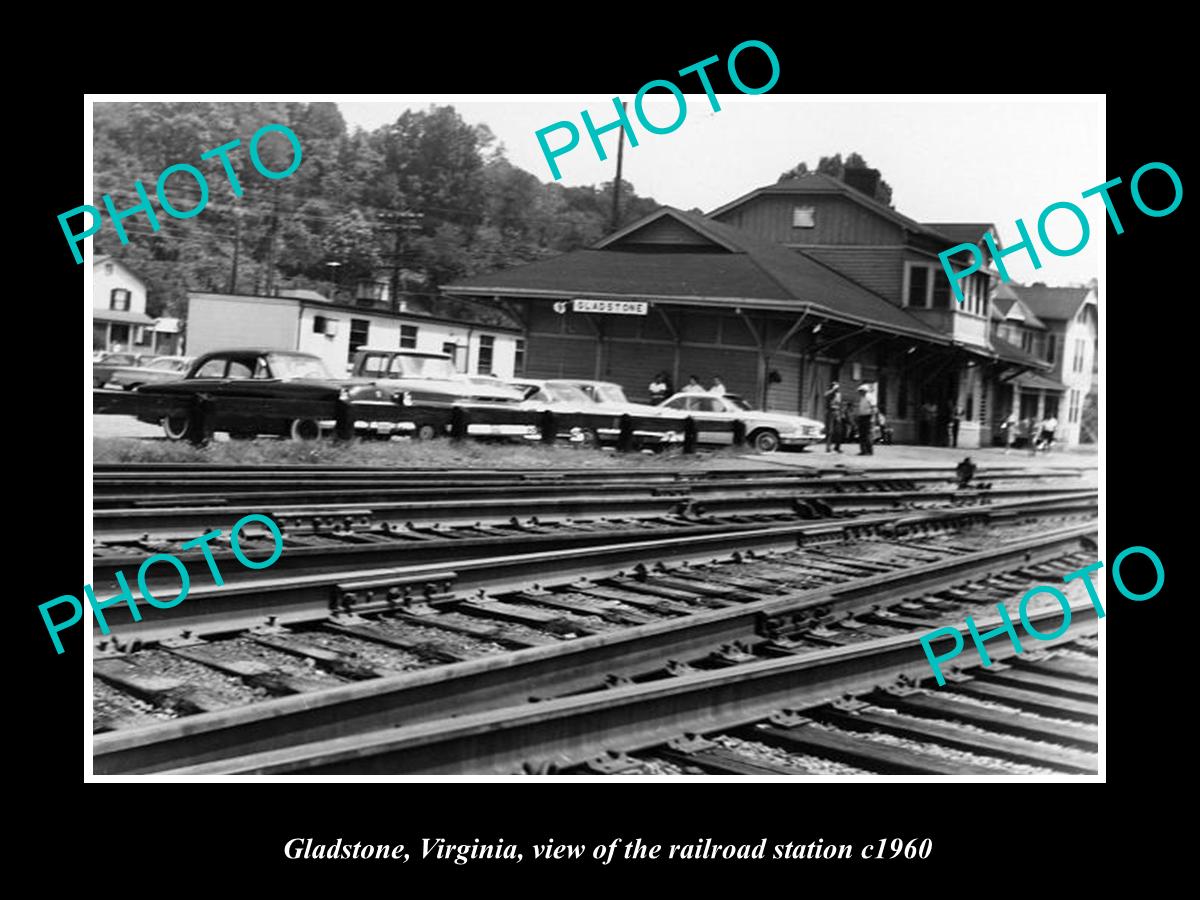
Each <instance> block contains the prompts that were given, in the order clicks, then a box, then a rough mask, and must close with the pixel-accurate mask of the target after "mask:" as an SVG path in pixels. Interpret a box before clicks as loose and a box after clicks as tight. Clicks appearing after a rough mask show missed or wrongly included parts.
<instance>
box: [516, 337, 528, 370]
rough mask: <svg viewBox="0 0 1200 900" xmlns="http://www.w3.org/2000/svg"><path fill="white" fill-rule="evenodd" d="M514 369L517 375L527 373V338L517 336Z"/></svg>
mask: <svg viewBox="0 0 1200 900" xmlns="http://www.w3.org/2000/svg"><path fill="white" fill-rule="evenodd" d="M513 371H514V373H515V374H517V375H524V374H525V339H524V338H517V348H516V350H515V351H514V356H513Z"/></svg>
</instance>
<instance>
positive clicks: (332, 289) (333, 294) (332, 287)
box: [325, 262, 341, 303]
mask: <svg viewBox="0 0 1200 900" xmlns="http://www.w3.org/2000/svg"><path fill="white" fill-rule="evenodd" d="M325 265H327V266H329V299H330V301H331V302H333V303H336V302H337V270H338V266H340V265H341V263H340V262H327V263H325Z"/></svg>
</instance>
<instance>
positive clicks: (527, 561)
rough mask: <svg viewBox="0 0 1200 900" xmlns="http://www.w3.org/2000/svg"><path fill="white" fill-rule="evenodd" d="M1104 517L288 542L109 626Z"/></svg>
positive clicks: (135, 626) (225, 628)
mask: <svg viewBox="0 0 1200 900" xmlns="http://www.w3.org/2000/svg"><path fill="white" fill-rule="evenodd" d="M1095 506H1096V498H1095V495H1094V493H1093V494H1092V495H1090V496H1085V497H1075V496H1070V497H1047V498H1042V499H1039V500H1036V501H1013V502H1010V503H996V504H991V505H989V506H976V507H956V508H952V509H938V510H920V511H903V512H898V513H890V514H887V515H867V516H860V517H856V518H854V519H826V520H816V521H813V520H802V519H797V520H795V521H792V522H786V523H781V524H777V525H767V526H764V525H759V524H752V525H745V526H733V525H729V524H722V525H702V526H697V527H695V528H689V529H688V530H687V531H686V532H685V533H682V534H681V533H680V531H679V530H678V529H672V528H667V529H664V530H663V531H665V533H666V536H664V535H663V533H662V532H660V533H659V534H654V533H653V532H648V531H647V530H646V529H645V528H634V529H630V530H628V531H620V532H612V531H598V532H569V533H567V534H557V533H555V534H551V535H528V536H525V537H523V538H522V539H521V541H522V543H523V544H524V545H526V546H527V547H537V548H538V549H536V550H534V551H533V552H522V553H515V554H514V553H511V552H506V551H508V550H509V549H510V548H511V546H512V543H513V540H514V539H513V537H512V536H511V535H506V536H503V537H498V538H480V539H461V540H454V539H451V540H445V541H429V542H416V543H407V542H405V543H399V542H397V543H396V544H395V545H392V543H390V542H389V543H369V544H355V545H351V546H337V547H298V548H288V547H287V542H286V539H285V541H284V550H283V553H282V555H281V557H280V559H279V561H278V562H276V564H275V565H274V566H272V567H271V568H269V569H265V570H258V571H250V570H246V569H243V568H242V567H241V566H240V565H239V564H237V563H236V562H234V561H233V560H232V555H231V554H230V553H226V552H219V553H213V558H214V559H215V560H216V561H217V564H218V566H219V568H221V570H222V571H224V572H225V573H226V574H228V573H229V572H230V571H231V570H236V579H237V580H236V583H234V581H233V579H232V578H231V579H230V580H229V581H226V582H225V583H224V584H223V585H220V586H218V585H215V584H198V582H199V579H200V576H199V574H198V573H201V572H207V571H208V570H207V564H206V562H205V560H204V556H203V553H202V551H201V550H199V549H195V550H191V551H188V552H187V553H184V554H181V558H182V559H184V560H187V561H190V562H191V563H192V565H191V570H192V571H193V572H194V573H197V574H196V575H195V576H194V577H193V579H192V587H191V590H190V592H189V593H188V595H187V598H186V599H185V600H184V601H182V602H181V603H180V604H179V605H178V606H175V607H173V608H170V609H167V610H159V609H156V608H154V607H152V606H149V605H144V606H143V607H141V609H143V610H144V611H145V612H144V615H143V618H142V619H141V620H140V621H134V620H133V617H132V614H131V613H130V610H129V608H128V606H127V605H125V604H119V605H114V606H111V607H109V608H108V609H106V610H105V616H106V619H107V621H108V624H109V627H110V629H111V630H112V631H113V632H114V634H115V635H117V636H119V639H120V640H122V641H133V640H142V641H146V640H159V639H162V638H164V637H170V636H175V635H178V634H179V633H181V632H183V631H190V632H192V633H195V634H199V635H206V634H216V633H226V632H229V631H232V630H242V629H245V628H251V627H254V626H255V625H260V624H263V623H264V621H266V620H268V619H270V620H273V621H275V622H277V623H278V624H284V625H286V624H293V623H297V622H305V621H312V620H313V619H319V618H321V617H322V616H323V615H326V614H328V613H329V612H332V611H335V610H338V609H341V610H343V611H346V612H357V611H364V610H366V611H377V610H381V609H402V608H403V607H404V605H405V603H406V602H408V601H409V600H410V599H415V600H418V601H420V600H422V599H424V598H426V597H428V596H430V595H440V594H447V593H449V592H450V591H453V592H454V593H455V594H457V595H458V599H462V598H464V597H465V596H466V595H468V594H471V593H474V592H483V591H493V592H504V591H518V590H526V589H529V588H535V587H537V586H538V585H540V584H543V583H546V582H547V581H548V580H558V581H562V580H564V579H570V578H574V579H579V578H589V577H593V576H598V575H602V574H611V573H612V572H614V571H617V570H621V569H627V568H630V567H633V566H637V565H639V564H640V565H652V564H654V563H659V562H678V561H684V560H695V559H699V558H704V557H706V556H711V555H720V554H728V553H731V552H733V551H735V550H752V549H753V550H768V549H788V548H793V547H796V546H798V545H799V544H800V543H802V542H803V541H804V540H805V539H806V538H809V537H813V536H818V535H849V536H853V535H857V534H865V533H869V532H874V531H878V530H880V529H896V530H899V531H903V530H904V529H907V528H911V527H916V526H928V525H939V524H950V523H954V522H963V521H970V520H972V519H975V520H977V521H992V520H997V521H999V520H1004V519H1006V518H1012V517H1018V518H1019V517H1024V516H1029V515H1049V514H1054V513H1064V512H1090V511H1092V510H1094V509H1095ZM145 558H146V556H145V554H144V553H143V554H133V555H130V556H129V557H128V558H127V559H124V558H115V559H114V558H105V559H104V560H103V561H101V562H97V563H96V564H95V566H94V578H93V584H94V586H95V587H94V589H95V590H96V594H97V597H99V598H101V599H104V598H107V597H108V596H115V592H116V591H117V581H116V573H117V572H118V571H125V570H136V569H137V567H138V566H139V565H140V564H141V562H142V561H143V560H144V559H145ZM285 562H286V563H287V566H286V571H285V566H284V563H285ZM394 563H402V564H401V565H392V564H394ZM164 569H166V570H169V572H160V571H156V570H155V569H151V570H149V571H148V573H147V578H146V582H147V586H148V587H149V589H150V591H151V593H153V594H154V595H155V596H159V597H164V598H166V597H174V596H176V595H177V594H178V591H179V580H178V575H177V574H175V570H174V569H173V568H172V567H170V566H158V567H157V570H164ZM126 575H127V576H128V575H129V572H128V571H127V572H126ZM172 579H174V580H172ZM96 633H97V637H99V635H98V631H97V632H96Z"/></svg>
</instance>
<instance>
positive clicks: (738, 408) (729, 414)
mask: <svg viewBox="0 0 1200 900" xmlns="http://www.w3.org/2000/svg"><path fill="white" fill-rule="evenodd" d="M656 408H658V407H656ZM661 408H663V409H671V410H676V411H679V412H683V413H686V414H691V415H695V416H696V419H697V427H698V435H697V437H698V440H699V441H700V443H702V444H729V443H732V441H733V434H732V431H730V430H721V431H716V430H705V426H704V420H705V419H708V420H713V419H716V420H720V421H723V422H734V421H737V420H739V419H740V420H741V421H742V422H744V423H745V424H746V439H747V441H749V442H750V445H751V446H752V447H754V449H755V450H757V451H758V452H760V453H773V452H774V451H776V450H778V449H779V448H780V447H781V446H783V447H801V448H803V447H807V446H808V445H809V444H817V443H820V442H821V441H823V440H825V426H824V425H823V424H822V423H821V422H818V421H817V420H816V419H809V418H806V417H805V416H793V415H789V414H786V413H772V412H761V411H759V410H756V409H755V408H754V407H752V406H751V405H750V404H749V403H747V402H746V401H745V400H743V399H742V398H741V397H739V396H738V395H737V394H724V395H722V396H719V397H718V396H716V395H714V394H701V393H679V394H675V395H673V396H671V397H668V398H667V399H666V400H664V401H663V402H662V406H661Z"/></svg>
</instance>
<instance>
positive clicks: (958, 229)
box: [924, 222, 1001, 247]
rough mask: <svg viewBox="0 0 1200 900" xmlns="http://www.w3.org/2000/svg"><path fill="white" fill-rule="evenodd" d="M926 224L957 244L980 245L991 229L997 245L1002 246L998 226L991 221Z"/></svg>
mask: <svg viewBox="0 0 1200 900" xmlns="http://www.w3.org/2000/svg"><path fill="white" fill-rule="evenodd" d="M924 225H925V227H926V228H928V229H930V230H932V231H936V232H937V233H938V234H942V235H945V236H946V237H948V238H949V239H950V240H952V241H954V243H956V244H976V245H978V244H979V243H981V242H982V241H983V236H984V234H986V233H987V232H989V231H990V232H991V233H992V240H994V241H995V242H996V246H997V247H1000V246H1001V244H1000V236H999V235H998V234H997V233H996V226H995V225H993V224H992V223H991V222H925V223H924Z"/></svg>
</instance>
